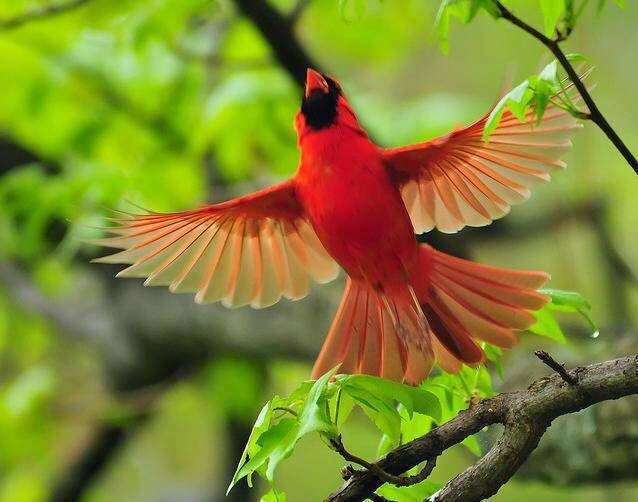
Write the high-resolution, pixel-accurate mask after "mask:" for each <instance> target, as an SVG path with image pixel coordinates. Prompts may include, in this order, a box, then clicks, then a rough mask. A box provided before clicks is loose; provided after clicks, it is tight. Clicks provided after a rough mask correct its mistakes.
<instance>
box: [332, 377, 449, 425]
mask: <svg viewBox="0 0 638 502" xmlns="http://www.w3.org/2000/svg"><path fill="white" fill-rule="evenodd" d="M342 382H344V384H345V385H348V386H354V387H358V388H362V389H365V390H367V391H369V392H371V393H372V394H373V395H376V396H379V397H382V398H383V399H384V400H385V401H386V402H389V403H392V402H397V403H400V404H402V405H403V406H404V407H405V409H406V410H407V412H408V415H409V416H412V413H414V412H416V413H420V414H422V415H428V416H430V417H432V418H434V419H435V420H440V419H441V405H440V403H439V400H438V399H437V397H436V396H435V395H434V394H432V393H431V392H428V391H426V390H423V389H420V388H418V387H413V386H411V385H405V384H401V383H398V382H394V381H392V380H386V379H384V378H379V377H374V376H370V375H349V376H347V377H345V378H342Z"/></svg>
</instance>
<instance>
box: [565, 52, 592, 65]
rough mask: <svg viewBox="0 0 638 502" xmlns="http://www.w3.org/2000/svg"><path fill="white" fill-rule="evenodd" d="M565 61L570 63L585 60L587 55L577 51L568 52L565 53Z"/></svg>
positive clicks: (587, 59)
mask: <svg viewBox="0 0 638 502" xmlns="http://www.w3.org/2000/svg"><path fill="white" fill-rule="evenodd" d="M565 57H566V58H567V61H569V62H571V63H580V62H587V61H589V58H588V57H587V56H583V55H582V54H578V53H577V52H570V53H569V54H565Z"/></svg>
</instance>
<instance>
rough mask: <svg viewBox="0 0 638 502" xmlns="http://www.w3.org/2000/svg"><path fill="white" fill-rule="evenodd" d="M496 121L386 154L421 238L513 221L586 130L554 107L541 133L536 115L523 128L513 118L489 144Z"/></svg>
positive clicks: (508, 114) (506, 116) (506, 115)
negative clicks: (512, 214)
mask: <svg viewBox="0 0 638 502" xmlns="http://www.w3.org/2000/svg"><path fill="white" fill-rule="evenodd" d="M488 116H489V114H487V115H485V116H484V117H483V118H481V119H480V120H478V121H477V122H475V123H474V124H472V125H470V126H468V127H465V128H463V129H459V130H457V131H454V132H451V133H449V134H447V135H445V136H441V137H439V138H436V139H434V140H432V141H428V142H425V143H420V144H417V145H410V146H404V147H399V148H388V149H385V150H383V152H382V153H383V157H384V160H385V163H386V165H387V166H388V169H389V170H390V173H391V176H392V177H393V179H394V180H395V182H396V183H397V185H398V186H399V187H400V188H401V193H402V196H403V200H404V202H405V204H406V207H407V209H408V212H409V213H410V217H411V219H412V223H413V225H414V228H415V231H416V232H417V233H421V232H425V231H428V230H431V229H432V228H434V227H437V228H438V229H439V230H441V231H442V232H446V233H453V232H457V231H458V230H460V229H461V228H463V227H464V226H465V225H469V226H473V227H479V226H484V225H488V224H489V223H490V222H491V221H492V220H495V219H497V218H500V217H501V216H503V215H505V214H507V213H508V212H509V209H510V206H511V205H513V204H517V203H519V202H521V201H523V200H525V199H527V198H528V197H529V195H530V190H529V188H530V187H531V186H532V185H534V184H536V183H539V182H541V181H548V180H549V178H550V176H549V173H550V172H552V171H554V170H557V169H562V168H564V167H565V164H564V163H563V162H562V161H561V160H560V157H561V156H562V155H563V154H564V153H565V152H566V151H567V150H569V149H570V147H571V140H570V139H571V137H572V135H573V134H574V133H575V131H576V129H578V128H580V127H582V126H581V125H580V124H578V123H577V122H576V120H575V119H574V118H573V117H572V116H571V115H570V114H569V113H567V112H565V111H563V110H561V109H560V108H556V107H554V106H549V107H548V108H547V110H546V112H545V114H544V116H543V121H542V122H541V124H539V125H536V118H535V117H534V116H533V113H532V111H530V112H529V113H528V114H527V116H526V120H525V122H521V121H520V120H519V119H518V118H516V117H515V116H514V115H513V114H512V113H511V112H510V111H509V110H506V111H505V112H504V113H503V117H502V120H501V122H500V124H499V126H498V127H497V129H496V130H495V131H494V132H493V133H492V135H491V136H490V140H489V143H485V142H484V141H483V137H482V134H483V126H484V125H485V122H486V121H487V118H488Z"/></svg>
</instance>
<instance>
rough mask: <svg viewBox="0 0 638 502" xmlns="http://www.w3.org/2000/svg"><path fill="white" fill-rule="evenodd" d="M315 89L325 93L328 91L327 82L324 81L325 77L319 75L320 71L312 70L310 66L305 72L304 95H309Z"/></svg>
mask: <svg viewBox="0 0 638 502" xmlns="http://www.w3.org/2000/svg"><path fill="white" fill-rule="evenodd" d="M317 89H319V90H320V91H321V92H324V93H326V94H328V93H329V92H330V88H329V87H328V83H327V82H326V79H325V78H323V77H322V76H321V73H319V72H317V71H315V70H313V69H312V68H308V71H307V73H306V97H308V96H310V93H312V91H315V90H317Z"/></svg>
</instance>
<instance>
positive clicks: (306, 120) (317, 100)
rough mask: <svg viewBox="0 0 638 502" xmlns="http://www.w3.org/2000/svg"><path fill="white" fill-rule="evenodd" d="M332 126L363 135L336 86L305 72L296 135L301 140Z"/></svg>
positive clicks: (339, 87) (325, 76)
mask: <svg viewBox="0 0 638 502" xmlns="http://www.w3.org/2000/svg"><path fill="white" fill-rule="evenodd" d="M331 126H346V127H350V128H352V129H355V130H356V131H357V132H361V133H362V132H363V131H362V129H361V127H360V126H359V124H358V122H357V118H356V116H355V114H354V112H353V111H352V108H351V107H350V104H349V103H348V101H347V100H346V98H345V96H344V95H343V91H342V90H341V85H339V82H337V81H336V80H335V79H333V78H331V77H329V76H328V75H326V74H322V73H319V72H318V71H315V70H313V69H312V68H308V71H307V74H306V89H305V92H304V95H303V98H302V100H301V108H300V109H299V112H298V113H297V117H296V119H295V128H296V129H297V134H298V135H299V138H301V137H302V136H303V135H305V134H307V133H310V132H315V131H320V130H323V129H327V128H329V127H331Z"/></svg>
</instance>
